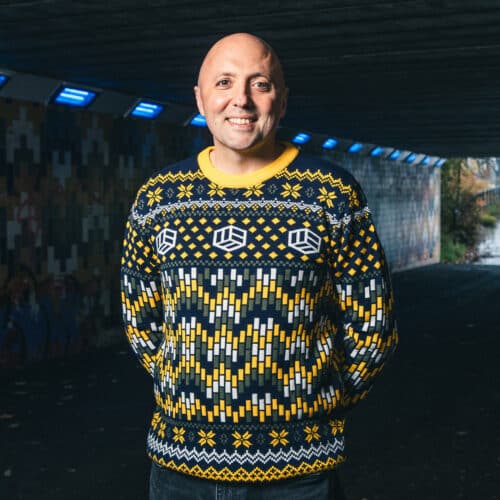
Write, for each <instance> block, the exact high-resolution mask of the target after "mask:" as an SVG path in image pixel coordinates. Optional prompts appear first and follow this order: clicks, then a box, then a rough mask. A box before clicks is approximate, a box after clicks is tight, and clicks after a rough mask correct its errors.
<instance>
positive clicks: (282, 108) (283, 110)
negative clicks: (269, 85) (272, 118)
mask: <svg viewBox="0 0 500 500" xmlns="http://www.w3.org/2000/svg"><path fill="white" fill-rule="evenodd" d="M287 105H288V88H285V89H284V90H283V94H282V96H281V103H280V119H281V118H283V117H284V116H285V113H286V107H287Z"/></svg>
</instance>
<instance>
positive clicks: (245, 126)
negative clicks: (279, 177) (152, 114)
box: [194, 33, 288, 165]
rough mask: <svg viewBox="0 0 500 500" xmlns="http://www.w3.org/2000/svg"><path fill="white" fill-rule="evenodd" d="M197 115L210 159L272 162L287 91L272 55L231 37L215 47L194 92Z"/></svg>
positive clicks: (250, 39)
mask: <svg viewBox="0 0 500 500" xmlns="http://www.w3.org/2000/svg"><path fill="white" fill-rule="evenodd" d="M194 92H195V97H196V104H197V106H198V110H199V111H200V113H201V114H202V115H204V116H205V119H206V121H207V126H208V128H209V130H210V132H211V133H212V136H213V139H214V148H215V149H214V153H213V154H214V158H217V161H218V162H219V165H221V164H222V163H223V160H221V158H223V157H224V156H226V159H227V158H229V157H231V158H232V160H233V161H234V159H235V157H237V158H238V161H240V160H241V161H243V160H244V161H250V162H251V163H253V164H255V163H258V162H257V161H254V160H256V159H258V160H259V161H261V163H262V161H264V162H265V161H267V160H269V161H272V160H273V159H274V158H275V157H276V154H277V151H279V150H280V146H277V145H276V141H275V132H276V128H277V126H278V124H279V121H280V119H281V118H282V117H283V116H284V114H285V111H286V103H287V95H288V91H287V89H286V88H285V82H284V78H283V71H282V69H281V64H280V62H279V59H278V57H277V56H276V53H275V52H274V50H273V49H272V48H271V47H270V46H269V45H268V44H267V43H266V42H264V41H263V40H261V39H260V38H258V37H256V36H254V35H250V34H248V33H235V34H233V35H229V36H226V37H224V38H222V39H221V40H219V41H218V42H217V43H215V44H214V45H213V46H212V47H211V49H210V50H209V51H208V53H207V55H206V56H205V59H204V60H203V63H202V65H201V68H200V73H199V75H198V85H196V86H195V88H194Z"/></svg>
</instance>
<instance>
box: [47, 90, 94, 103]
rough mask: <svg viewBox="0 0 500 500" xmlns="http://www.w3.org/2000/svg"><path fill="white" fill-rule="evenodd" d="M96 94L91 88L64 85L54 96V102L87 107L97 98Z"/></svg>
mask: <svg viewBox="0 0 500 500" xmlns="http://www.w3.org/2000/svg"><path fill="white" fill-rule="evenodd" d="M96 95H97V94H96V93H95V92H92V91H91V90H85V89H81V88H76V87H66V86H64V87H61V89H60V90H59V91H58V92H57V93H56V95H55V96H54V102H56V103H57V104H64V105H67V106H76V107H78V108H86V107H87V106H88V105H89V104H90V103H91V102H92V101H93V100H94V99H95V96H96Z"/></svg>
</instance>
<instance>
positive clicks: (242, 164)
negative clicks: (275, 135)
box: [210, 140, 283, 175]
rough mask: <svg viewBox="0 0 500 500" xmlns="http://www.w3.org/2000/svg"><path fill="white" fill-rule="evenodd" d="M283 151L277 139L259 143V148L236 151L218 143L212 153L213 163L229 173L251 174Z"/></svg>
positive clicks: (218, 168) (211, 159)
mask: <svg viewBox="0 0 500 500" xmlns="http://www.w3.org/2000/svg"><path fill="white" fill-rule="evenodd" d="M217 146H219V147H217ZM282 152H283V146H282V145H281V144H280V143H278V142H276V141H275V140H273V141H270V142H269V143H268V144H265V145H259V148H258V149H250V150H246V151H234V150H232V149H228V148H225V147H221V146H220V145H218V144H217V143H215V144H214V149H213V150H212V152H211V155H210V161H211V162H212V165H213V166H214V167H215V168H217V170H220V171H221V172H225V173H227V174H232V175H242V174H250V173H252V172H255V171H256V170H259V169H261V168H263V167H265V166H266V165H268V164H269V163H271V162H273V161H274V160H275V159H276V158H278V156H279V155H280V154H281V153H282Z"/></svg>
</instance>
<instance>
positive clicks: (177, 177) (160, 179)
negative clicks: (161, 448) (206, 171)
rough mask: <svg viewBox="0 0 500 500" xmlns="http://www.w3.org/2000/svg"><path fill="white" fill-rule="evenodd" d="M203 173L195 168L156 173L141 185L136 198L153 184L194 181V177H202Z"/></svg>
mask: <svg viewBox="0 0 500 500" xmlns="http://www.w3.org/2000/svg"><path fill="white" fill-rule="evenodd" d="M203 177H204V175H203V173H202V172H201V170H196V171H195V172H192V171H189V172H177V173H173V172H167V173H165V174H158V175H156V176H155V177H152V178H151V179H149V180H148V182H146V183H145V184H143V185H142V187H141V188H140V189H139V191H138V193H137V198H138V197H139V195H140V194H141V193H143V192H144V191H147V190H148V189H149V188H151V187H152V186H155V185H156V184H164V183H165V182H177V181H180V182H182V181H194V180H196V179H203Z"/></svg>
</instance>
